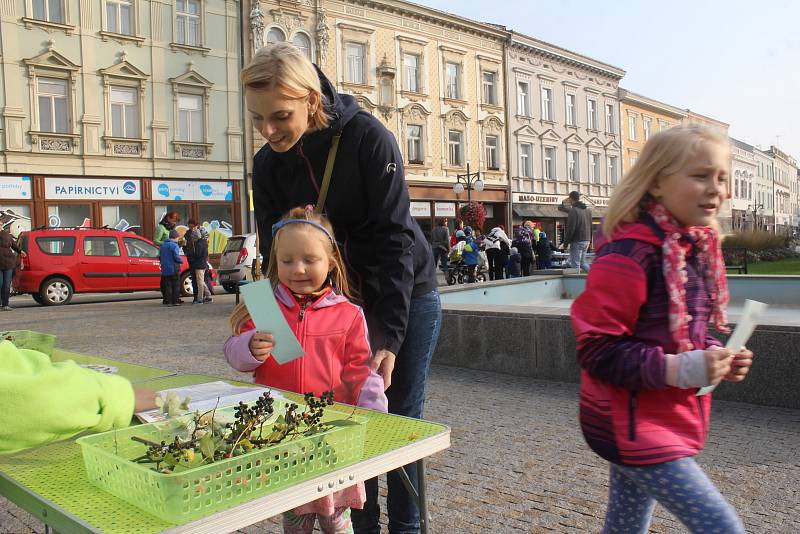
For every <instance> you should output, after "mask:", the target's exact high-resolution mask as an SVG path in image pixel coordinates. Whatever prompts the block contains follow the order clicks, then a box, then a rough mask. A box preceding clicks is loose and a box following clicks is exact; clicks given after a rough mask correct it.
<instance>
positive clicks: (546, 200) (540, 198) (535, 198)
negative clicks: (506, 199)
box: [511, 193, 567, 204]
mask: <svg viewBox="0 0 800 534" xmlns="http://www.w3.org/2000/svg"><path fill="white" fill-rule="evenodd" d="M565 198H567V197H566V195H565V196H563V197H561V196H558V195H538V194H534V193H512V195H511V201H512V202H513V203H514V204H561V201H562V200H564V199H565Z"/></svg>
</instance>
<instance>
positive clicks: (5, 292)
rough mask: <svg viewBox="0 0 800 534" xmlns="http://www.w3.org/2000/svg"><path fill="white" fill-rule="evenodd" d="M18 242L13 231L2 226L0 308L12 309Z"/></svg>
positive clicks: (0, 242) (0, 244) (0, 229)
mask: <svg viewBox="0 0 800 534" xmlns="http://www.w3.org/2000/svg"><path fill="white" fill-rule="evenodd" d="M18 251H19V249H18V248H17V242H16V240H15V239H14V236H12V235H11V232H9V231H8V230H6V229H5V228H0V310H2V311H10V310H11V306H9V304H8V301H9V298H10V296H11V278H13V276H14V269H16V267H17V252H18Z"/></svg>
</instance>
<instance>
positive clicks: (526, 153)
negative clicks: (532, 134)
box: [519, 143, 533, 178]
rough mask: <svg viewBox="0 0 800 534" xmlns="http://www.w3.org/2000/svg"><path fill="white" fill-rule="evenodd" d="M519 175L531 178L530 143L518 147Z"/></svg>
mask: <svg viewBox="0 0 800 534" xmlns="http://www.w3.org/2000/svg"><path fill="white" fill-rule="evenodd" d="M519 175H520V176H522V177H524V178H533V146H532V145H531V144H530V143H522V144H520V145H519Z"/></svg>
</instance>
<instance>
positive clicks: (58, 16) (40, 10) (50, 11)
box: [33, 0, 65, 24]
mask: <svg viewBox="0 0 800 534" xmlns="http://www.w3.org/2000/svg"><path fill="white" fill-rule="evenodd" d="M33 18H35V19H37V20H46V21H47V22H55V23H58V24H64V23H65V17H64V0H33Z"/></svg>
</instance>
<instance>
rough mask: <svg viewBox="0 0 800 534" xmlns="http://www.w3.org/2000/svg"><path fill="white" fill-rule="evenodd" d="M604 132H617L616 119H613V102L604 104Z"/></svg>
mask: <svg viewBox="0 0 800 534" xmlns="http://www.w3.org/2000/svg"><path fill="white" fill-rule="evenodd" d="M606 133H610V134H613V133H617V128H616V121H615V120H614V104H606Z"/></svg>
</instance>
